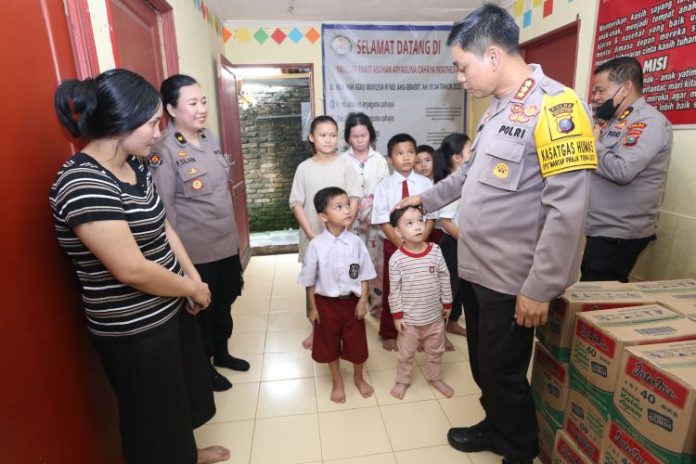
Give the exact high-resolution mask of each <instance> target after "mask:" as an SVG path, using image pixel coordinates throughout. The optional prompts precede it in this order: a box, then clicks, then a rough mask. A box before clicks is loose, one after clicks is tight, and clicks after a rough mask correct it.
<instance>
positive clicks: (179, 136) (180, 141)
mask: <svg viewBox="0 0 696 464" xmlns="http://www.w3.org/2000/svg"><path fill="white" fill-rule="evenodd" d="M174 138H175V139H176V143H178V144H179V145H181V146H182V147H183V146H185V145H186V137H184V135H183V134H182V133H181V132H177V133H175V134H174Z"/></svg>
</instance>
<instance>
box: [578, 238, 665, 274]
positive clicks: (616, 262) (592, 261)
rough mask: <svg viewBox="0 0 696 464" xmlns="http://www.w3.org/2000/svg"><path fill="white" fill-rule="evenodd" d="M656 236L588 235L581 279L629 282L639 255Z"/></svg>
mask: <svg viewBox="0 0 696 464" xmlns="http://www.w3.org/2000/svg"><path fill="white" fill-rule="evenodd" d="M656 238H657V237H655V235H652V236H650V237H645V238H637V239H623V238H611V237H587V242H586V243H585V253H584V254H583V256H582V264H581V265H580V272H581V273H582V275H581V277H580V280H583V281H596V280H618V281H619V282H624V283H625V282H628V276H629V274H630V273H631V270H632V269H633V266H634V265H635V264H636V261H637V260H638V256H640V254H641V253H642V252H643V250H645V247H647V246H648V244H649V243H650V242H651V241H653V240H655V239H656Z"/></svg>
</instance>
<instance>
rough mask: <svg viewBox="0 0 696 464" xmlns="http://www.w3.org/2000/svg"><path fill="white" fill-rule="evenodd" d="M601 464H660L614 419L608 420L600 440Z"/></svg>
mask: <svg viewBox="0 0 696 464" xmlns="http://www.w3.org/2000/svg"><path fill="white" fill-rule="evenodd" d="M602 463H603V464H628V463H630V464H661V461H660V460H659V459H658V458H657V457H655V456H654V455H652V454H651V453H650V451H648V450H647V449H646V448H645V447H643V446H642V445H641V443H640V442H639V441H637V440H636V439H635V437H632V436H631V435H630V434H629V433H628V432H626V430H624V429H623V428H622V427H621V426H620V425H618V424H617V423H616V422H614V421H609V424H608V426H607V433H606V434H605V436H604V440H603V442H602Z"/></svg>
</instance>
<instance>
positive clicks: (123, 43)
mask: <svg viewBox="0 0 696 464" xmlns="http://www.w3.org/2000/svg"><path fill="white" fill-rule="evenodd" d="M108 8H109V13H110V16H111V30H112V33H113V42H114V43H113V46H114V55H115V57H116V64H117V66H118V67H121V68H126V69H130V70H131V71H135V72H137V73H138V74H140V75H142V76H143V77H144V78H145V79H147V80H148V81H150V82H151V83H152V84H153V85H154V86H155V87H156V88H158V89H159V86H160V84H161V83H162V81H163V80H164V78H165V72H164V60H163V57H162V45H161V44H162V39H161V37H160V32H159V25H158V12H157V11H156V10H155V9H154V8H153V7H152V6H151V5H150V4H149V3H147V2H145V1H143V0H109V2H108Z"/></svg>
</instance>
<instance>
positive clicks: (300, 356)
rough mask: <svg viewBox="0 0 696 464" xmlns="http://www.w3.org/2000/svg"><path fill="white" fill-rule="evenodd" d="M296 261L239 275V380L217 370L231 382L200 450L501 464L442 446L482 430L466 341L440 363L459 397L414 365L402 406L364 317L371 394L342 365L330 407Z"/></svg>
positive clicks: (387, 360)
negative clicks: (461, 430)
mask: <svg viewBox="0 0 696 464" xmlns="http://www.w3.org/2000/svg"><path fill="white" fill-rule="evenodd" d="M299 270H300V266H299V264H298V263H297V255H275V256H256V257H254V258H252V260H251V262H250V264H249V267H248V268H247V270H246V271H245V274H244V280H245V282H246V286H245V288H244V293H243V295H242V297H240V298H239V299H238V300H237V301H236V302H235V304H234V307H233V315H234V325H235V327H234V335H233V337H232V339H231V342H230V350H231V352H232V353H233V354H235V355H239V356H241V357H244V358H246V359H247V360H249V362H250V363H251V366H252V367H251V369H250V370H249V371H248V372H245V373H239V372H233V371H229V370H226V369H221V372H223V373H224V374H225V375H226V376H227V377H228V378H229V379H230V380H231V381H232V382H233V383H234V387H233V388H232V389H231V390H230V391H227V392H224V393H219V394H217V393H216V395H215V401H216V405H217V414H216V416H215V417H214V418H213V419H212V420H211V421H210V422H209V423H208V424H206V425H204V426H203V427H201V428H200V429H198V430H196V438H197V441H198V445H199V447H204V446H208V445H211V444H221V445H225V446H227V447H229V448H230V449H231V450H232V458H231V459H230V461H229V462H231V463H234V464H241V463H254V464H283V463H291V464H296V463H308V464H309V463H312V464H314V463H322V462H323V463H336V464H338V463H344V464H349V463H350V464H383V463H385V464H386V463H391V464H394V463H398V464H420V463H430V462H437V463H438V464H448V463H456V464H493V463H495V464H498V463H500V461H501V458H500V457H498V456H496V455H494V454H492V453H475V454H470V455H467V454H464V453H460V452H458V451H455V450H453V449H452V448H450V447H449V446H448V445H447V439H446V434H447V430H448V429H449V428H450V427H452V426H465V425H471V424H474V423H476V422H478V421H479V420H480V419H481V418H482V417H483V410H482V409H481V406H480V404H479V402H478V391H479V390H478V388H477V386H476V384H475V383H474V381H473V379H472V377H471V373H470V371H469V364H468V357H467V349H466V340H465V339H464V338H463V337H461V336H451V340H452V341H453V342H454V343H455V345H456V347H457V350H456V351H455V352H452V353H447V354H446V355H445V359H444V361H445V378H444V380H445V381H446V382H448V383H450V385H452V386H453V387H454V388H455V390H456V393H455V396H454V397H453V398H449V399H448V398H444V397H443V396H442V395H440V394H439V393H437V392H436V391H435V390H434V389H433V388H431V387H430V385H429V384H428V383H427V382H426V380H425V377H424V375H423V372H422V369H421V367H420V365H421V364H422V362H423V358H422V356H419V357H417V361H418V367H417V368H416V369H415V370H414V376H413V384H412V386H411V387H410V388H409V390H408V391H407V392H406V397H405V398H404V399H403V400H401V401H399V400H396V399H394V398H392V397H391V396H390V395H389V389H390V388H391V386H392V384H393V381H394V373H395V367H396V357H395V354H394V353H387V352H385V351H383V350H382V348H381V345H380V344H379V337H378V335H377V328H378V322H377V321H376V320H375V319H373V318H371V317H370V316H368V319H367V320H368V342H369V349H370V358H369V360H368V362H367V364H366V366H367V369H366V370H367V373H366V374H367V375H366V377H367V379H368V381H369V382H371V383H372V385H373V386H374V388H375V395H374V396H373V397H371V398H367V399H366V398H363V397H362V396H360V395H359V394H358V393H357V391H356V389H355V388H354V386H353V384H352V381H351V369H350V366H349V365H348V364H344V365H343V371H344V372H345V376H346V378H345V384H346V394H347V401H346V403H345V404H341V405H339V404H335V403H332V402H331V401H329V390H330V387H331V378H330V376H329V371H328V369H327V367H326V366H325V365H321V364H316V363H314V362H313V361H312V359H311V356H310V353H309V352H307V351H305V350H303V349H302V346H301V345H300V342H301V341H302V339H303V338H304V337H305V336H306V335H307V334H309V324H308V322H307V320H306V318H305V316H304V314H305V297H304V289H302V288H301V287H299V286H298V285H297V284H296V279H297V274H298V272H299Z"/></svg>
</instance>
